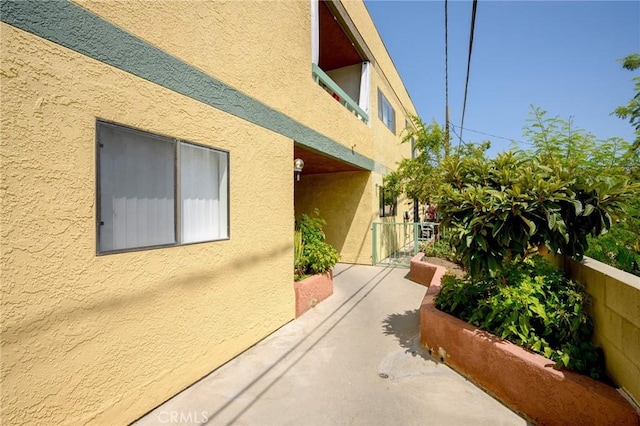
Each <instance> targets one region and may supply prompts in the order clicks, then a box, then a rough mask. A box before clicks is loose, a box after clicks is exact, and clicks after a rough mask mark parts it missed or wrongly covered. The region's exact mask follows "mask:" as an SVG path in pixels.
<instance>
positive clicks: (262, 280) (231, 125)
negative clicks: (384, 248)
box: [0, 24, 294, 424]
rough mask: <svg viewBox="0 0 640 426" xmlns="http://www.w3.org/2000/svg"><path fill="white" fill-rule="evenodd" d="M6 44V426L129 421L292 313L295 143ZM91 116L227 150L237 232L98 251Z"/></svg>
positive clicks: (91, 66) (87, 67)
mask: <svg viewBox="0 0 640 426" xmlns="http://www.w3.org/2000/svg"><path fill="white" fill-rule="evenodd" d="M1 39H2V55H3V60H2V68H1V75H2V84H1V99H2V102H1V104H2V105H1V114H0V115H1V120H2V150H1V161H2V177H1V185H0V188H1V190H2V207H1V214H0V221H1V222H0V223H1V228H2V258H1V263H0V266H1V270H2V302H1V308H0V311H1V312H2V346H1V352H2V355H1V357H2V369H1V373H0V374H1V375H0V378H1V381H2V418H1V419H0V423H3V424H21V423H29V424H34V423H41V424H43V423H46V424H59V423H63V422H70V423H74V424H77V423H84V422H88V421H94V422H97V423H102V424H107V423H108V424H118V423H126V422H129V421H132V420H134V419H135V418H137V417H138V416H140V415H142V414H144V413H145V412H146V411H147V410H149V409H151V408H153V407H155V406H156V405H158V404H159V403H161V402H162V401H163V400H165V399H166V398H168V397H170V396H171V395H173V394H175V393H177V392H178V391H180V390H181V389H183V388H185V387H186V386H188V385H190V384H192V383H193V382H195V381H196V380H197V379H199V378H200V377H202V376H203V375H205V374H207V373H208V372H210V371H211V370H213V369H214V368H215V367H217V366H218V365H220V364H222V363H223V362H225V361H227V360H228V359H230V358H231V357H233V356H234V355H236V354H238V353H239V352H241V351H242V350H244V349H245V348H247V347H249V346H250V345H252V344H254V343H255V342H256V341H258V340H259V339H261V338H262V337H264V336H266V335H267V334H269V333H270V332H272V331H273V330H275V329H277V328H278V327H280V326H281V325H282V324H284V323H286V322H287V321H289V320H290V319H292V318H293V316H294V294H293V287H292V285H291V283H292V280H293V274H292V269H291V265H292V262H293V255H292V246H293V241H292V238H288V237H287V236H288V235H291V228H292V224H293V189H292V188H293V175H292V173H291V158H292V155H293V149H292V141H291V140H288V139H286V138H284V137H282V136H280V135H277V134H274V133H272V132H270V131H267V130H264V129H262V128H259V127H257V126H255V125H251V124H249V123H247V122H245V121H243V120H240V119H237V118H235V117H233V116H230V115H228V114H225V113H223V112H220V111H219V110H216V109H213V108H210V107H208V106H206V105H204V104H202V103H199V102H196V101H194V100H191V99H189V98H187V97H185V96H181V95H178V94H176V93H174V92H171V91H169V90H166V89H163V88H161V87H160V86H157V85H155V84H152V83H149V82H147V81H145V80H142V79H139V78H137V77H134V76H132V75H130V74H127V73H125V72H122V71H120V70H117V69H115V68H113V67H110V66H107V65H104V64H102V63H100V62H97V61H95V60H92V59H89V58H87V57H85V56H82V55H79V54H77V53H75V52H73V51H71V50H69V49H66V48H63V47H60V46H58V45H56V44H53V43H50V42H48V41H45V40H43V39H41V38H38V37H35V36H33V35H31V34H28V33H25V32H23V31H21V30H17V29H15V28H13V27H10V26H8V25H5V24H2V26H1ZM96 117H99V118H102V119H106V120H110V121H114V122H118V123H122V124H125V125H129V126H133V127H137V128H140V129H144V130H147V131H150V132H155V133H160V134H165V135H169V136H172V137H176V138H181V139H184V140H188V141H192V142H196V143H199V144H203V145H207V146H213V147H216V148H221V149H225V150H229V151H230V164H231V165H230V228H231V239H230V240H228V241H219V242H211V243H203V244H194V245H189V246H182V247H172V248H163V249H156V250H144V251H137V252H129V253H121V254H110V255H104V256H96V255H95V253H96V248H95V244H96V241H95V235H96V230H95V202H96V182H95V175H96V170H95V123H96ZM247 147H251V149H248V148H247ZM265 158H268V159H269V163H270V167H264V159H265ZM255 170H260V173H259V174H256V173H254V171H255ZM256 220H259V221H260V224H261V226H260V227H259V228H260V232H255V230H256V223H255V221H256ZM265 223H268V224H269V226H263V225H264V224H265Z"/></svg>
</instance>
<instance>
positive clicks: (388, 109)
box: [378, 88, 396, 135]
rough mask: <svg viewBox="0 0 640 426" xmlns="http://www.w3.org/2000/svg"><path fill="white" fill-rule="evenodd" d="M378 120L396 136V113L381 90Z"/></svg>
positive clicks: (379, 93) (379, 91)
mask: <svg viewBox="0 0 640 426" xmlns="http://www.w3.org/2000/svg"><path fill="white" fill-rule="evenodd" d="M378 118H379V119H380V120H381V121H382V122H383V123H384V125H385V126H387V127H388V128H389V130H391V131H392V132H393V134H394V135H395V134H396V111H395V110H394V109H393V107H392V106H391V103H390V102H389V100H388V99H387V98H386V97H385V96H384V94H383V93H382V91H381V90H380V88H378Z"/></svg>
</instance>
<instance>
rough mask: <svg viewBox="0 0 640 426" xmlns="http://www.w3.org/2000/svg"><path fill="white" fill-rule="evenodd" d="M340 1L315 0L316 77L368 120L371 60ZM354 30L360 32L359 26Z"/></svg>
mask: <svg viewBox="0 0 640 426" xmlns="http://www.w3.org/2000/svg"><path fill="white" fill-rule="evenodd" d="M348 22H350V21H349V20H348V18H345V17H344V16H342V14H341V13H340V4H339V2H333V1H324V0H311V23H312V25H311V43H312V46H311V52H312V58H311V62H312V65H311V67H312V75H313V78H314V80H315V81H316V82H317V83H318V84H319V85H320V86H321V87H322V88H324V89H325V90H326V91H327V92H328V93H329V95H331V96H332V97H333V98H334V99H335V100H336V101H338V102H340V103H341V104H342V105H343V106H344V107H345V108H347V110H349V111H351V112H352V113H353V114H354V115H356V116H357V117H358V118H360V119H361V120H362V121H364V122H365V123H366V122H368V121H369V103H370V102H369V98H370V80H371V78H370V74H371V69H370V63H369V61H367V59H366V54H365V53H364V50H365V49H363V47H362V44H361V43H358V41H357V37H356V36H354V35H353V32H352V31H350V30H349V27H352V29H353V28H355V27H353V24H349V23H348ZM353 31H355V32H357V31H356V30H355V29H353Z"/></svg>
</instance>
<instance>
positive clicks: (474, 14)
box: [458, 0, 478, 146]
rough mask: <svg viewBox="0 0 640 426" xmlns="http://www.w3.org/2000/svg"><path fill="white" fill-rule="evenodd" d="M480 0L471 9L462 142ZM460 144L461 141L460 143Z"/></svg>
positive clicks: (461, 122) (474, 0) (474, 2)
mask: <svg viewBox="0 0 640 426" xmlns="http://www.w3.org/2000/svg"><path fill="white" fill-rule="evenodd" d="M477 7H478V0H473V8H472V9H471V31H470V32H469V58H468V59H467V79H466V82H465V84H464V102H463V103H462V120H461V121H460V142H462V129H463V128H464V113H465V110H466V109H467V91H468V89H469V69H470V68H471V52H472V51H473V31H474V29H475V26H476V9H477ZM458 146H460V143H458Z"/></svg>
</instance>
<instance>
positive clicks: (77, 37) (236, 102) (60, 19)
mask: <svg viewBox="0 0 640 426" xmlns="http://www.w3.org/2000/svg"><path fill="white" fill-rule="evenodd" d="M0 20H1V21H2V22H5V23H7V24H9V25H12V26H14V27H16V28H20V29H22V30H24V31H27V32H29V33H32V34H34V35H36V36H38V37H42V38H44V39H46V40H49V41H52V42H54V43H57V44H59V45H61V46H64V47H67V48H69V49H71V50H74V51H76V52H78V53H81V54H83V55H86V56H88V57H90V58H93V59H95V60H98V61H100V62H104V63H105V64H108V65H111V66H113V67H116V68H118V69H121V70H123V71H126V72H128V73H131V74H133V75H136V76H138V77H140V78H143V79H145V80H148V81H150V82H152V83H155V84H158V85H160V86H163V87H165V88H167V89H169V90H173V91H174V92H177V93H180V94H182V95H185V96H188V97H190V98H192V99H195V100H197V101H200V102H202V103H204V104H206V105H209V106H212V107H214V108H217V109H219V110H222V111H225V112H227V113H229V114H232V115H235V116H236V117H239V118H242V119H244V120H247V121H249V122H251V123H254V124H256V125H258V126H261V127H264V128H266V129H269V130H272V131H274V132H276V133H279V134H281V135H283V136H286V137H289V138H291V139H293V140H294V141H296V142H297V143H299V144H301V145H303V146H307V147H309V148H312V149H314V150H316V151H320V152H322V153H324V154H326V155H329V156H331V157H334V158H336V159H339V160H341V161H344V162H347V163H350V164H353V165H355V166H358V167H360V168H363V169H365V170H374V167H375V163H374V161H373V160H371V159H370V158H367V157H365V156H363V155H361V154H358V153H355V152H352V151H351V149H348V148H346V147H344V146H342V145H340V144H339V143H337V142H335V141H334V140H332V139H330V138H328V137H326V136H324V135H322V134H321V133H319V132H317V131H315V130H313V129H311V128H309V127H307V126H305V125H303V124H301V123H299V122H297V121H295V120H293V119H292V118H290V117H288V116H286V115H285V114H283V113H281V112H278V111H276V110H274V109H271V108H269V107H268V106H266V105H265V104H263V103H261V102H259V101H258V100H256V99H253V98H251V97H250V96H248V95H246V94H244V93H242V92H240V91H238V90H236V89H234V88H233V87H231V86H228V85H226V84H224V83H223V82H221V81H220V80H217V79H215V78H213V77H211V76H209V75H208V74H205V73H204V72H202V71H200V70H198V69H197V68H194V67H193V66H191V65H189V64H187V63H185V62H183V61H181V60H179V59H177V58H175V57H174V56H171V55H169V54H168V53H166V52H164V51H162V50H160V49H158V48H157V47H155V46H153V45H151V44H149V43H147V42H146V41H144V40H142V39H140V38H138V37H136V36H134V35H132V34H130V33H128V32H126V31H124V30H122V29H121V28H119V27H117V26H115V25H113V24H111V23H109V22H107V21H105V20H104V19H102V18H100V17H99V16H97V15H94V14H93V13H91V12H89V11H88V10H86V9H83V8H82V7H80V6H77V5H75V4H74V3H71V2H70V1H67V0H53V1H42V0H9V1H7V0H0Z"/></svg>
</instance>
